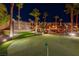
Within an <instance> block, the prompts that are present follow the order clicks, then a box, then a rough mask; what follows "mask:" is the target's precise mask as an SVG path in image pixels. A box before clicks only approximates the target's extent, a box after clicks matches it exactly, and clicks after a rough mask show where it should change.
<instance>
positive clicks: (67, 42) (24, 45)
mask: <svg viewBox="0 0 79 59" xmlns="http://www.w3.org/2000/svg"><path fill="white" fill-rule="evenodd" d="M46 42H47V43H48V49H49V55H50V56H51V55H53V56H72V55H79V40H78V39H77V40H76V39H72V38H67V37H64V36H56V35H51V36H41V35H39V36H32V37H28V38H23V39H21V40H16V41H14V42H13V43H12V44H11V45H10V46H9V47H8V49H7V52H8V55H13V56H28V55H29V56H46V55H47V51H46V46H45V43H46Z"/></svg>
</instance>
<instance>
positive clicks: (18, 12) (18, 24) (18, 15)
mask: <svg viewBox="0 0 79 59" xmlns="http://www.w3.org/2000/svg"><path fill="white" fill-rule="evenodd" d="M18 29H19V30H20V29H21V27H20V8H18Z"/></svg>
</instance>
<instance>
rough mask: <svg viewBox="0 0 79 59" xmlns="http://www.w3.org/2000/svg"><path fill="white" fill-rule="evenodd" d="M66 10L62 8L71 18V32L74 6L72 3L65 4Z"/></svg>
mask: <svg viewBox="0 0 79 59" xmlns="http://www.w3.org/2000/svg"><path fill="white" fill-rule="evenodd" d="M65 8H66V10H64V11H65V12H66V13H67V14H70V19H71V32H72V31H73V17H74V10H75V6H74V5H73V4H66V5H65Z"/></svg>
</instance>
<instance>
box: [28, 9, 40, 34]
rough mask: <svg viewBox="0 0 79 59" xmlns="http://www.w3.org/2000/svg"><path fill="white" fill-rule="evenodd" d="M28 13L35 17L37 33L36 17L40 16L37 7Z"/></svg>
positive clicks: (36, 22)
mask: <svg viewBox="0 0 79 59" xmlns="http://www.w3.org/2000/svg"><path fill="white" fill-rule="evenodd" d="M29 15H31V16H34V18H35V33H36V34H37V28H38V19H39V16H40V12H39V10H38V9H37V8H35V9H33V11H32V12H31V13H30V14H29Z"/></svg>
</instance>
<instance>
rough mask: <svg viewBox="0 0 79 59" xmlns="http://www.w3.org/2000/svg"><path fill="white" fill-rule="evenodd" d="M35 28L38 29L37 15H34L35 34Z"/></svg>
mask: <svg viewBox="0 0 79 59" xmlns="http://www.w3.org/2000/svg"><path fill="white" fill-rule="evenodd" d="M37 30H38V19H37V17H35V33H36V34H37Z"/></svg>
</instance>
